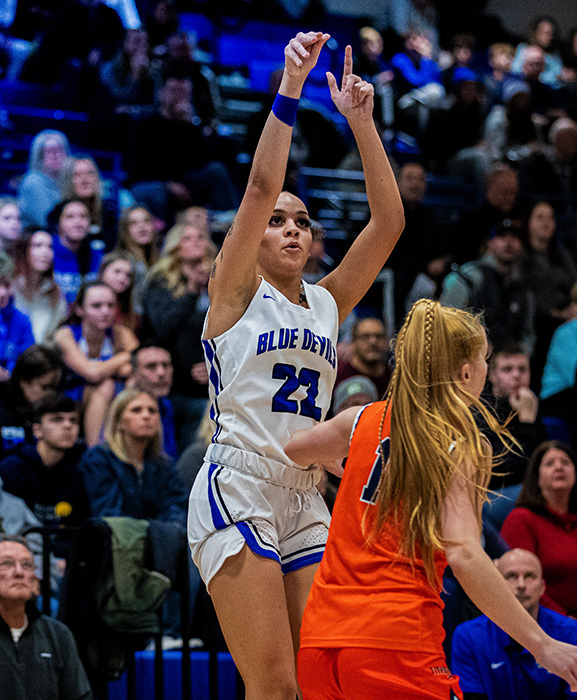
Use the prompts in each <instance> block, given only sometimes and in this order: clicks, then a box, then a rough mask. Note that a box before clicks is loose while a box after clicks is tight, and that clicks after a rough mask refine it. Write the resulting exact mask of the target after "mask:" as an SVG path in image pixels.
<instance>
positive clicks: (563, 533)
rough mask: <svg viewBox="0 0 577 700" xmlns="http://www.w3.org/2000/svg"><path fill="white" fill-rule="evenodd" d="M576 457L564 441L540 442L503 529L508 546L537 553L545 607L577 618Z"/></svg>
mask: <svg viewBox="0 0 577 700" xmlns="http://www.w3.org/2000/svg"><path fill="white" fill-rule="evenodd" d="M576 464H577V456H576V455H575V453H574V452H573V450H572V449H571V448H570V447H569V445H566V444H564V443H562V442H559V441H557V440H552V441H550V442H543V443H541V445H539V447H538V448H537V449H536V450H535V452H534V453H533V454H532V455H531V459H530V461H529V466H528V467H527V473H526V475H525V480H524V481H523V489H522V490H521V494H520V496H519V498H518V499H517V506H516V508H514V509H513V510H512V511H511V512H510V513H509V515H508V516H507V519H506V520H505V522H504V524H503V528H502V530H501V534H502V535H503V537H504V538H505V540H506V541H507V543H508V544H509V546H511V547H521V548H523V549H528V550H529V551H531V552H533V554H536V555H537V557H539V559H540V560H541V564H542V565H543V575H544V577H545V580H546V581H547V591H546V593H545V595H544V596H543V598H542V602H543V605H546V606H547V607H551V608H553V609H554V610H557V611H558V612H561V613H563V614H565V615H571V616H573V617H575V615H576V614H577V588H576V587H575V581H576V580H577V486H576V482H575V465H576Z"/></svg>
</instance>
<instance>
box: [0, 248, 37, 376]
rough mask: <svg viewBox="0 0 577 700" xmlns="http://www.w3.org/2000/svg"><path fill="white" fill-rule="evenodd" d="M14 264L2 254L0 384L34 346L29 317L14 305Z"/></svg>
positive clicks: (0, 273) (0, 258) (0, 277)
mask: <svg viewBox="0 0 577 700" xmlns="http://www.w3.org/2000/svg"><path fill="white" fill-rule="evenodd" d="M15 279H16V273H15V269H14V262H13V261H12V258H9V257H8V256H7V255H6V253H0V382H6V381H8V379H9V378H10V374H11V373H12V370H13V369H14V366H15V365H16V360H17V359H18V357H19V356H20V353H22V352H23V351H24V350H26V348H29V347H30V346H31V345H34V335H33V333H32V324H31V323H30V319H29V318H28V316H27V315H26V314H25V313H23V312H22V311H18V309H17V308H16V307H15V305H14V282H15Z"/></svg>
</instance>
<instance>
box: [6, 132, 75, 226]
mask: <svg viewBox="0 0 577 700" xmlns="http://www.w3.org/2000/svg"><path fill="white" fill-rule="evenodd" d="M69 155H70V145H69V143H68V139H67V138H66V136H65V135H64V134H63V133H62V132H61V131H54V130H53V129H46V130H45V131H41V132H40V133H39V134H36V136H35V137H34V140H33V141H32V145H31V146H30V158H29V161H28V170H27V171H26V173H25V175H24V177H23V178H22V181H21V182H20V185H19V186H18V206H19V207H20V215H21V217H22V226H23V227H24V228H25V229H39V228H43V229H45V228H46V227H47V226H48V214H49V213H50V212H51V211H52V209H54V207H55V206H56V205H57V204H58V202H60V201H61V199H62V189H61V182H60V177H61V174H62V169H63V168H64V164H65V162H66V159H67V158H68V156H69Z"/></svg>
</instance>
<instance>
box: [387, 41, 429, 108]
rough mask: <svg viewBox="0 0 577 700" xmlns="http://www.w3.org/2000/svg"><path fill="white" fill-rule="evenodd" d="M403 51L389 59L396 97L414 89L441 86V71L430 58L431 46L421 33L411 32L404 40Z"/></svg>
mask: <svg viewBox="0 0 577 700" xmlns="http://www.w3.org/2000/svg"><path fill="white" fill-rule="evenodd" d="M404 49H405V50H404V51H401V52H399V53H396V54H395V55H394V56H393V58H392V59H391V66H392V68H393V71H394V74H395V78H394V86H395V92H396V93H397V95H401V96H402V95H405V94H406V93H408V92H410V91H411V90H414V89H415V88H423V87H426V86H427V85H430V84H431V83H433V84H438V85H439V86H440V85H441V71H440V68H439V66H438V65H437V63H436V62H435V61H434V60H433V58H432V53H433V52H432V45H431V42H430V41H429V39H428V38H427V37H426V36H425V35H424V34H422V33H419V32H416V31H413V32H411V33H409V35H408V36H407V38H406V39H405V47H404ZM441 94H442V93H441Z"/></svg>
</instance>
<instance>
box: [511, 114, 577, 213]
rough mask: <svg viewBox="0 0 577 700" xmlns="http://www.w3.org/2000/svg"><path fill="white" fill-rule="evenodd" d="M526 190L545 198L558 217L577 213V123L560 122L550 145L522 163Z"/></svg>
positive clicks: (522, 177) (550, 139) (568, 120)
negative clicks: (557, 212)
mask: <svg viewBox="0 0 577 700" xmlns="http://www.w3.org/2000/svg"><path fill="white" fill-rule="evenodd" d="M519 177H520V179H521V185H522V187H523V190H525V191H526V192H527V193H529V194H534V195H536V196H540V197H541V196H543V195H546V196H547V199H548V201H550V202H551V204H553V206H554V207H555V208H556V209H557V210H558V211H559V213H563V214H569V215H572V214H574V213H575V211H576V210H577V123H576V122H574V121H573V120H572V119H567V118H561V119H557V120H556V121H555V122H553V124H552V126H551V129H550V130H549V136H548V145H547V146H545V147H544V148H543V149H539V150H538V151H536V152H534V153H532V154H531V155H529V156H527V157H526V158H524V159H523V160H521V161H520V162H519Z"/></svg>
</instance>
